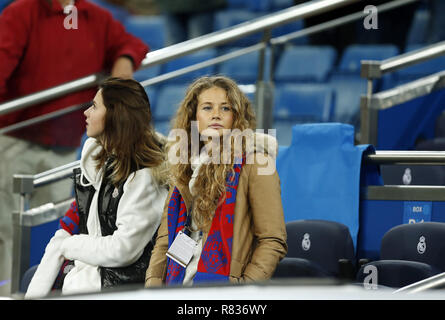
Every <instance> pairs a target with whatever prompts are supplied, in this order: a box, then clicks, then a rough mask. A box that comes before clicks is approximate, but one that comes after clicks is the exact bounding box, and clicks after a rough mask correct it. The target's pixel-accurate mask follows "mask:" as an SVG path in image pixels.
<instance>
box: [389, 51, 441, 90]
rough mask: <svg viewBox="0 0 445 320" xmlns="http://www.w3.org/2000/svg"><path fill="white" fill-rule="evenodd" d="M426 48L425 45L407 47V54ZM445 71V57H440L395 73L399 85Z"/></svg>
mask: <svg viewBox="0 0 445 320" xmlns="http://www.w3.org/2000/svg"><path fill="white" fill-rule="evenodd" d="M421 48H426V46H425V45H418V44H416V45H410V46H407V48H406V52H410V51H414V50H418V49H421ZM444 70H445V56H439V57H436V58H433V59H431V60H428V61H424V62H421V63H418V64H414V65H411V66H409V67H406V68H403V69H400V70H397V71H396V72H394V75H395V78H396V80H397V83H398V84H403V83H406V82H410V81H413V80H416V79H419V78H422V77H425V76H428V75H431V74H434V73H436V72H440V71H444Z"/></svg>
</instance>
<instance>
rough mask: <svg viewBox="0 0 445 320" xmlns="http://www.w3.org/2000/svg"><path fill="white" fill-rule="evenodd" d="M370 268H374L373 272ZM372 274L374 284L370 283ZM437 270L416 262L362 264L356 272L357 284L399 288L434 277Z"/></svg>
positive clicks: (393, 261) (395, 261)
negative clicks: (374, 280) (374, 278)
mask: <svg viewBox="0 0 445 320" xmlns="http://www.w3.org/2000/svg"><path fill="white" fill-rule="evenodd" d="M371 268H375V269H374V271H373V270H372V269H371ZM373 272H375V276H376V282H377V283H372V280H371V279H372V276H373V274H372V273H373ZM437 273H439V272H438V270H437V269H436V268H434V267H432V266H430V265H428V264H426V263H422V262H417V261H401V260H385V261H374V262H371V263H367V264H364V265H363V266H361V267H360V269H359V271H358V272H357V282H358V283H363V284H364V285H365V286H370V285H374V288H375V289H378V288H387V287H390V288H401V287H405V286H407V285H410V284H412V283H415V282H418V281H421V280H423V279H426V278H429V277H432V276H434V275H436V274H437Z"/></svg>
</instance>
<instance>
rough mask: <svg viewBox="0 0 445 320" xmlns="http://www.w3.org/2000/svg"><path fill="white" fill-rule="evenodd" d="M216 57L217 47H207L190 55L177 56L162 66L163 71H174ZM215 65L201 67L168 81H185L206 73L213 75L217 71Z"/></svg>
mask: <svg viewBox="0 0 445 320" xmlns="http://www.w3.org/2000/svg"><path fill="white" fill-rule="evenodd" d="M214 57H216V49H213V48H212V49H205V50H201V51H198V52H194V53H191V54H189V55H186V56H183V57H180V58H177V59H175V60H172V61H169V62H167V63H166V64H165V65H163V66H162V69H161V70H162V73H167V72H172V71H175V70H178V69H181V68H185V67H188V66H191V65H194V64H197V63H200V62H204V61H206V60H209V59H212V58H214ZM215 70H216V67H215V65H211V66H208V67H205V68H201V69H198V70H195V71H192V72H189V73H186V74H183V75H181V76H178V77H175V78H172V79H170V80H168V81H167V82H168V83H184V82H190V81H193V80H195V79H196V78H198V77H200V76H204V75H213V74H214V73H215Z"/></svg>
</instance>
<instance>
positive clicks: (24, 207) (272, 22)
mask: <svg viewBox="0 0 445 320" xmlns="http://www.w3.org/2000/svg"><path fill="white" fill-rule="evenodd" d="M413 1H418V0H397V1H393V2H394V7H396V6H401V5H404V4H408V3H411V2H413ZM353 2H358V0H337V1H335V0H320V1H311V2H308V3H305V4H302V5H299V6H294V7H291V8H288V9H285V10H282V11H279V12H277V13H273V14H270V15H266V16H263V17H260V18H258V19H256V20H254V21H251V22H246V23H243V24H240V25H237V26H234V27H232V28H229V29H225V30H221V31H218V32H214V33H211V34H208V35H205V36H202V37H198V38H195V39H192V40H188V41H185V42H183V43H179V44H176V45H173V46H170V47H166V48H163V49H160V50H156V51H153V52H150V53H148V54H147V56H146V58H145V59H144V61H143V62H142V67H141V68H147V67H150V66H153V65H155V64H160V63H164V62H168V61H170V60H173V59H175V58H178V57H181V56H183V55H186V54H189V53H192V52H195V51H198V50H201V49H205V48H209V47H215V46H217V45H221V44H224V43H228V42H230V41H234V40H236V39H239V38H241V37H244V36H247V35H250V34H252V33H256V32H261V31H263V32H264V37H263V41H262V42H260V43H258V44H256V45H252V46H250V47H247V48H243V49H241V50H239V51H236V52H231V53H228V54H226V55H222V56H219V57H217V58H215V59H211V60H208V61H205V62H202V63H199V64H196V65H193V66H189V67H186V68H183V69H180V70H176V71H173V72H171V73H168V74H163V75H160V76H158V77H154V78H152V79H147V80H145V81H142V82H141V84H142V85H143V86H144V87H145V86H149V85H153V84H156V83H159V82H162V81H165V80H168V79H171V78H173V77H177V76H179V75H182V74H185V73H187V72H191V71H194V70H197V69H200V68H204V67H206V66H208V65H211V64H216V63H220V62H222V61H226V60H229V59H233V58H234V57H236V56H240V55H243V54H247V53H249V52H252V51H258V50H260V51H261V52H262V54H261V56H260V57H261V58H260V62H259V69H260V70H263V67H262V66H263V64H264V50H265V49H266V47H267V46H268V45H269V44H271V45H281V44H283V43H285V42H286V41H290V40H292V39H295V38H297V37H301V36H304V35H307V34H304V33H299V34H292V35H289V37H288V38H287V39H285V38H283V37H278V38H276V39H275V40H274V39H270V30H271V29H272V28H274V27H278V26H280V25H283V24H286V23H289V22H292V21H295V20H298V19H302V18H306V17H310V16H315V15H317V14H320V13H324V12H326V11H329V10H331V9H335V8H338V7H341V6H344V5H346V4H350V3H353ZM389 8H393V7H388V8H384V9H382V10H387V9H389ZM364 15H365V14H364V13H357V14H355V15H354V16H353V17H352V16H350V17H348V18H347V19H343V20H342V21H336V22H335V23H337V24H338V23H348V22H351V21H352V20H351V19H353V20H357V19H360V18H362V17H363V16H364ZM330 27H332V25H330V24H325V25H324V26H323V28H320V27H318V28H316V29H312V30H308V31H306V32H308V33H315V32H320V31H322V30H325V29H327V28H330ZM104 77H105V76H104V75H103V74H95V75H90V76H88V77H84V78H82V79H78V80H76V81H72V82H69V83H66V84H63V85H60V86H58V87H55V88H52V89H49V90H44V91H41V92H38V93H36V94H32V95H29V96H27V97H23V98H19V99H16V100H12V101H9V102H7V103H4V104H0V115H1V114H5V113H9V112H12V111H16V110H20V109H23V108H27V107H31V106H32V105H35V104H37V103H41V102H44V101H47V100H50V99H53V98H56V97H59V96H61V95H64V94H68V93H71V92H74V91H77V90H81V89H85V88H90V87H93V86H95V85H97V84H98V83H100V81H101V80H102V79H103V78H104ZM262 80H263V73H262V72H259V76H258V83H257V90H256V94H257V99H256V100H257V101H258V103H259V104H260V105H259V106H257V112H258V110H259V111H261V112H260V116H259V118H260V119H261V118H262V120H259V121H258V123H263V124H264V123H265V122H266V121H267V119H266V118H267V115H268V114H270V109H271V105H270V104H269V105H264V104H262V105H261V103H262V102H264V101H265V100H267V99H263V98H264V97H265V96H267V90H268V88H267V85H266V86H262V85H261V83H262ZM269 99H270V97H269ZM71 108H74V110H78V108H81V106H73V107H71ZM76 108H77V109H76ZM67 110H68V109H67ZM61 112H63V111H61ZM261 115H262V116H261ZM45 119H46V118H45ZM37 121H38V120H37ZM26 125H27V124H26V123H24V124H23V123H22V124H16V127H17V126H26ZM264 127H266V126H264ZM0 130H1V129H0ZM5 132H6V131H0V134H1V133H5ZM377 155H379V152H378V153H377ZM371 158H372V156H371ZM371 160H372V159H371ZM443 161H444V163H445V156H443ZM78 166H79V162H78V161H77V162H73V163H69V164H67V165H65V166H62V167H58V168H55V169H52V170H49V171H46V172H43V173H41V174H38V175H34V176H33V175H14V179H13V186H14V192H15V193H18V194H19V195H20V209H19V211H17V212H14V213H13V223H14V239H13V243H14V248H13V274H12V281H11V291H12V293H15V292H17V291H18V289H19V283H20V279H21V276H22V275H23V273H24V272H25V271H26V269H27V268H28V267H29V252H30V244H29V241H30V228H31V227H32V226H36V225H39V224H42V223H46V222H49V221H53V220H55V219H57V218H59V217H61V216H62V215H63V214H64V213H65V212H66V210H67V209H68V206H69V204H70V203H71V202H72V201H73V199H67V200H64V201H62V202H59V203H48V204H45V205H42V206H40V207H37V208H32V209H30V208H29V198H30V195H31V193H32V192H33V191H34V190H35V189H36V188H39V187H40V186H43V185H46V184H48V183H52V182H56V181H59V180H61V179H65V178H67V177H70V176H71V175H72V170H73V169H74V168H76V167H78Z"/></svg>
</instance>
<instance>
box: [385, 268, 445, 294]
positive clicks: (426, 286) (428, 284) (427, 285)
mask: <svg viewBox="0 0 445 320" xmlns="http://www.w3.org/2000/svg"><path fill="white" fill-rule="evenodd" d="M444 287H445V272H442V273H439V274H436V275H435V276H432V277H429V278H427V279H423V280H421V281H418V282H415V283H412V284H410V285H407V286H405V287H402V288H399V289H397V290H395V291H394V292H393V293H400V292H403V293H408V294H412V293H419V292H423V291H425V290H431V289H440V288H444Z"/></svg>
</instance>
